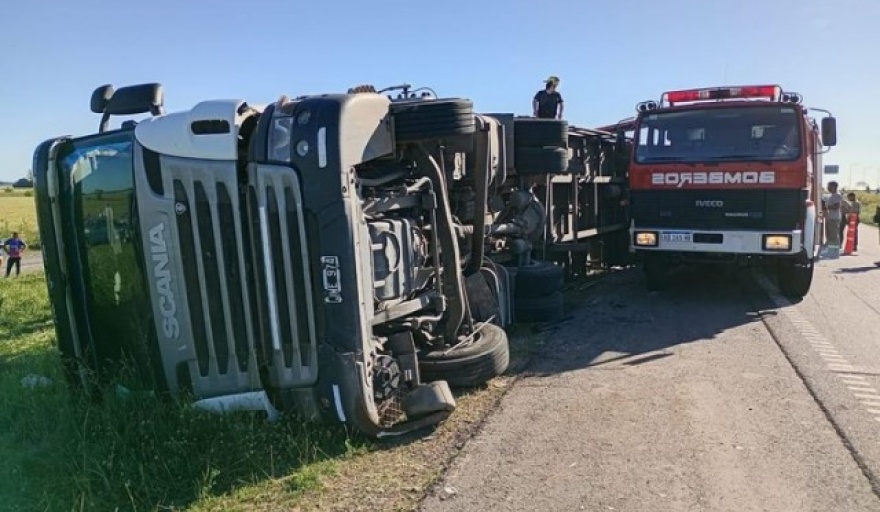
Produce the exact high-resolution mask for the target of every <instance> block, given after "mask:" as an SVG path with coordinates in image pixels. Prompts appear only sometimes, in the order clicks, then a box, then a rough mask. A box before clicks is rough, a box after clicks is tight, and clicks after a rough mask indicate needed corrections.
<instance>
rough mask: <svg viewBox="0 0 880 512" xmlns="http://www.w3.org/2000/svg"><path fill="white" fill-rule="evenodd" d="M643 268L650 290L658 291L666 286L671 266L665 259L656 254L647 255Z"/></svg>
mask: <svg viewBox="0 0 880 512" xmlns="http://www.w3.org/2000/svg"><path fill="white" fill-rule="evenodd" d="M642 270H644V272H645V284H646V286H647V288H648V290H649V291H652V292H656V291H659V290H662V289H663V288H665V287H666V275H667V274H668V273H669V266H668V265H666V263H665V262H664V261H663V260H661V259H660V258H658V257H657V256H655V255H645V259H644V261H643V262H642Z"/></svg>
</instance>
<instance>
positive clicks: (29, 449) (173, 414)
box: [0, 274, 540, 511]
mask: <svg viewBox="0 0 880 512" xmlns="http://www.w3.org/2000/svg"><path fill="white" fill-rule="evenodd" d="M515 340H517V341H515V342H514V344H513V346H512V348H513V350H515V352H514V354H513V359H514V364H515V367H514V368H515V369H516V368H521V367H522V364H523V362H524V361H526V360H527V358H528V357H529V355H530V354H531V353H532V351H533V350H534V348H535V347H537V346H538V345H539V343H540V342H539V341H537V340H536V338H533V337H532V336H531V335H526V334H523V333H521V334H520V335H518V336H515ZM32 374H34V375H39V376H44V377H48V378H49V379H50V380H51V381H52V383H51V384H50V385H48V386H46V387H39V386H38V387H34V388H28V387H24V386H23V384H22V379H24V378H26V377H27V376H29V375H32ZM512 379H513V377H502V378H499V379H496V380H495V381H493V383H492V384H491V385H489V386H486V387H484V388H482V389H478V390H474V391H471V392H468V393H466V394H462V395H460V396H459V398H458V400H459V408H458V410H457V411H456V412H455V414H454V415H453V416H452V418H450V420H448V421H447V422H445V423H444V424H443V425H441V426H440V427H439V428H438V429H436V430H435V431H434V432H432V433H431V435H430V436H429V437H427V438H418V439H417V438H413V439H409V440H403V442H401V443H399V444H396V445H381V444H374V443H372V442H369V441H367V440H364V439H361V438H358V437H356V436H351V435H349V434H348V433H347V432H346V431H344V430H343V429H342V428H339V427H333V426H328V425H316V424H307V423H303V422H300V421H298V420H297V419H296V418H293V417H286V418H284V419H282V420H281V421H279V422H277V423H268V422H266V421H265V420H263V419H262V418H259V417H257V416H254V415H250V414H240V415H231V416H214V415H209V414H208V413H205V412H203V411H199V410H196V409H193V408H192V407H189V406H187V405H180V404H174V403H167V402H162V401H159V400H156V399H153V398H150V397H149V396H137V395H134V396H133V395H128V396H122V395H119V394H117V393H115V392H108V393H107V394H106V396H104V397H103V399H102V401H101V403H96V402H94V401H89V400H86V399H84V398H83V397H82V396H80V395H79V394H77V393H75V392H73V391H72V390H71V389H69V388H68V386H67V384H66V383H65V381H64V379H63V377H62V372H61V367H60V361H59V356H58V353H57V351H56V349H55V336H54V330H53V328H52V317H51V312H50V308H49V305H48V301H47V295H46V284H45V280H44V278H43V276H42V275H41V274H32V275H27V276H22V277H21V278H19V279H13V280H0V509H2V510H4V511H6V510H10V511H19V510H20V511H37V510H39V511H55V510H58V511H69V510H83V511H92V510H96V511H100V510H135V511H152V510H157V511H158V510H198V511H229V510H242V511H243V510H273V511H274V510H313V509H323V510H327V509H337V510H339V509H343V510H375V509H377V508H386V509H393V510H401V509H403V510H409V509H412V508H414V507H416V505H417V503H418V501H419V500H420V499H421V498H422V496H423V495H424V493H425V492H426V491H427V489H429V488H430V487H431V486H432V485H433V483H434V482H435V481H436V479H437V478H439V477H440V476H441V475H442V472H443V470H444V468H445V466H446V464H447V463H448V461H450V460H451V459H452V457H454V456H455V454H456V453H457V452H458V450H459V449H460V447H461V446H462V445H463V444H464V442H465V440H466V439H467V438H469V437H470V436H471V435H472V434H473V433H474V432H475V431H476V429H477V428H478V427H479V425H480V424H481V421H482V419H483V418H484V417H485V416H486V414H488V412H489V411H490V410H491V409H492V408H493V406H494V405H495V404H496V403H497V401H498V400H499V399H500V397H501V396H502V394H503V393H504V391H505V390H506V389H507V388H508V386H509V384H510V383H511V382H512Z"/></svg>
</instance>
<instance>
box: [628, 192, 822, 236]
mask: <svg viewBox="0 0 880 512" xmlns="http://www.w3.org/2000/svg"><path fill="white" fill-rule="evenodd" d="M631 194H632V195H631V205H632V217H633V220H634V221H635V225H636V226H643V227H655V228H681V229H705V230H762V231H790V230H792V229H795V226H796V225H797V224H798V222H799V221H800V220H801V219H802V217H803V212H804V208H805V206H804V201H805V200H806V193H805V192H804V191H802V190H657V191H654V190H651V191H648V190H633V191H632V193H631Z"/></svg>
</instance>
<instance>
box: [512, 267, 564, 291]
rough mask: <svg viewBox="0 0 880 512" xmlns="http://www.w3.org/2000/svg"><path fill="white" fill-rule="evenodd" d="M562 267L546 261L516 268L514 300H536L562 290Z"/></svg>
mask: <svg viewBox="0 0 880 512" xmlns="http://www.w3.org/2000/svg"><path fill="white" fill-rule="evenodd" d="M564 274H565V271H564V270H563V268H562V267H560V266H558V265H554V264H552V263H550V262H548V261H533V262H531V263H530V264H528V265H524V266H522V267H518V268H517V273H516V287H515V289H516V292H515V293H514V298H515V300H519V299H532V298H534V299H537V298H541V297H546V296H548V295H553V294H555V293H558V292H560V291H561V290H562V283H563V281H564V279H565V275H564Z"/></svg>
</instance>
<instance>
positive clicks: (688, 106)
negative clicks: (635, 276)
mask: <svg viewBox="0 0 880 512" xmlns="http://www.w3.org/2000/svg"><path fill="white" fill-rule="evenodd" d="M801 101H802V97H801V95H800V94H797V93H790V92H784V91H783V90H782V88H781V87H779V86H778V85H760V86H741V87H715V88H706V89H693V90H680V91H671V92H666V93H664V94H663V95H662V97H661V100H660V102H659V103H658V102H656V101H646V102H642V103H639V104H638V105H637V107H636V110H637V112H638V116H637V117H636V119H635V121H634V124H632V125H631V128H632V129H633V137H634V144H633V146H634V149H633V152H632V162H631V167H630V185H631V208H632V209H631V212H632V224H631V232H632V249H633V250H634V251H635V252H636V253H637V254H639V255H640V256H641V259H642V261H643V264H644V269H645V272H646V276H647V281H648V286H649V287H650V288H653V289H656V288H659V287H661V286H662V285H663V282H664V281H665V279H666V278H667V276H668V274H669V271H670V270H671V268H672V267H673V266H675V265H677V264H681V263H687V262H694V261H710V262H731V263H755V262H765V263H770V264H772V265H775V268H776V272H777V277H778V281H779V286H780V288H781V289H782V291H783V292H784V293H785V294H787V295H789V296H793V297H802V296H804V295H805V294H806V293H807V292H808V291H809V288H810V284H811V282H812V276H813V264H814V262H815V261H816V259H817V258H818V254H819V249H820V247H821V244H822V216H821V213H820V211H821V208H820V204H821V189H822V162H821V158H822V154H823V153H825V152H827V150H828V148H829V147H831V146H834V145H835V144H836V138H837V135H836V121H835V119H834V117H832V116H831V113H830V112H828V111H825V110H821V109H815V108H810V109H809V111H808V109H807V108H805V107H804V106H802V105H801ZM814 112H820V113H822V114H824V116H823V117H822V118H821V121H820V123H817V122H816V119H815V118H814V117H813V116H812V114H813V113H814Z"/></svg>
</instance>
